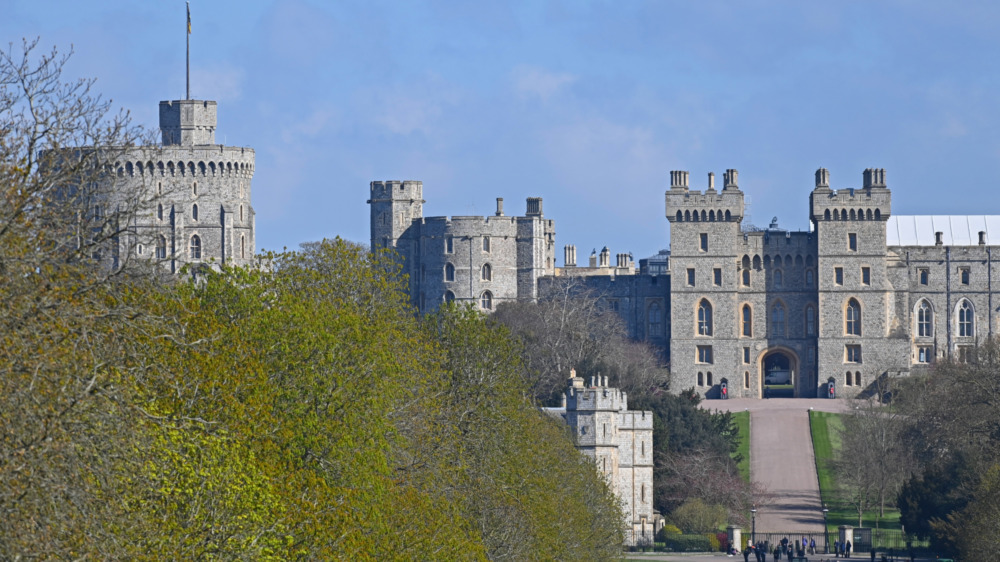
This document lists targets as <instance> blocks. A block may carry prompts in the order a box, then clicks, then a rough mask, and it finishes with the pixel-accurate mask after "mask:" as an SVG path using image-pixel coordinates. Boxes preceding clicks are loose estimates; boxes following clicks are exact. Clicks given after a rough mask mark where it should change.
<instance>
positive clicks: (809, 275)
mask: <svg viewBox="0 0 1000 562" xmlns="http://www.w3.org/2000/svg"><path fill="white" fill-rule="evenodd" d="M813 281H814V279H813V270H811V269H807V270H806V287H812V286H813Z"/></svg>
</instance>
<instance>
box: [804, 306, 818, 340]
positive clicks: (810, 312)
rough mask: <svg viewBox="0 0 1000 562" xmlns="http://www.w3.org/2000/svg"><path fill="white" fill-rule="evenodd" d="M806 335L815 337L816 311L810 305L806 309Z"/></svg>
mask: <svg viewBox="0 0 1000 562" xmlns="http://www.w3.org/2000/svg"><path fill="white" fill-rule="evenodd" d="M806 335H807V336H815V335H816V309H815V308H813V307H812V306H811V305H810V306H807V307H806Z"/></svg>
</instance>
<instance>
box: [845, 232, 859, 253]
mask: <svg viewBox="0 0 1000 562" xmlns="http://www.w3.org/2000/svg"><path fill="white" fill-rule="evenodd" d="M847 249H848V251H851V252H857V251H858V233H857V232H848V233H847Z"/></svg>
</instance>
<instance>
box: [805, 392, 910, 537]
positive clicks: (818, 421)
mask: <svg viewBox="0 0 1000 562" xmlns="http://www.w3.org/2000/svg"><path fill="white" fill-rule="evenodd" d="M841 416H842V414H833V413H829V412H816V411H810V412H809V430H810V431H811V432H812V441H813V450H814V451H815V453H816V476H817V477H818V478H819V491H820V496H821V497H822V500H823V504H824V505H826V506H827V507H828V508H829V509H830V512H829V513H828V514H827V523H828V524H829V526H830V528H831V529H833V530H836V528H837V527H838V526H840V525H851V526H854V527H857V526H858V513H857V511H855V510H854V509H852V508H851V506H850V505H847V506H845V505H843V504H841V503H840V502H839V501H838V500H837V497H836V489H837V481H836V477H835V476H834V473H833V468H832V466H831V465H830V462H831V461H832V460H833V458H834V455H835V454H836V452H837V450H839V449H840V431H841V430H842V429H843V428H844V422H843V421H842V419H841ZM859 470H864V467H859ZM876 513H877V510H869V511H867V512H865V516H864V519H863V523H864V524H863V525H862V526H863V527H873V528H874V527H875V515H876ZM878 526H879V528H880V529H899V528H900V527H899V510H897V509H894V508H893V509H886V511H885V516H884V517H881V518H879V522H878Z"/></svg>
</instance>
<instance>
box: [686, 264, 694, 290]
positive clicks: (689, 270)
mask: <svg viewBox="0 0 1000 562" xmlns="http://www.w3.org/2000/svg"><path fill="white" fill-rule="evenodd" d="M694 284H695V272H694V268H693V267H689V268H687V286H688V287H694Z"/></svg>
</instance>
